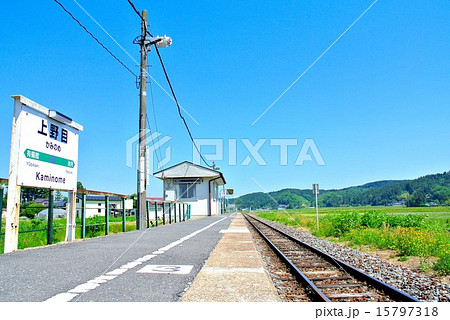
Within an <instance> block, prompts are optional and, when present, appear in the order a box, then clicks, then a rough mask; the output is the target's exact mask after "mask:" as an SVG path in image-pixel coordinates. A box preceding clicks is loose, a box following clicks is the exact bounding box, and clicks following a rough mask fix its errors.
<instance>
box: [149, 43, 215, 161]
mask: <svg viewBox="0 0 450 320" xmlns="http://www.w3.org/2000/svg"><path fill="white" fill-rule="evenodd" d="M154 47H155V50H156V53H157V55H158V58H159V62H160V63H161V66H162V69H163V71H164V75H165V76H166V80H167V83H168V84H169V87H170V91H171V92H172V96H173V99H174V101H175V103H176V105H177V108H178V115H179V116H180V118H181V120H183V123H184V126H185V127H186V130H187V132H188V134H189V137H190V138H191V141H192V144H193V145H194V147H195V149H196V150H197V153H198V154H199V155H200V158H201V159H202V160H203V162H204V163H205V164H206V165H207V166H208V167H210V168H213V169H214V168H215V166H214V165H210V164H209V163H208V162H207V161H206V159H205V158H204V157H203V155H202V153H201V152H200V149H199V148H198V146H197V144H196V143H195V140H194V138H193V137H192V133H191V130H190V129H189V126H188V124H187V122H186V119H185V118H184V116H183V114H182V113H181V107H180V104H179V103H178V99H177V97H176V95H175V91H174V90H173V86H172V83H171V82H170V78H169V75H168V74H167V70H166V67H165V65H164V62H163V60H162V57H161V55H160V53H159V50H158V47H157V46H156V44H155V45H154Z"/></svg>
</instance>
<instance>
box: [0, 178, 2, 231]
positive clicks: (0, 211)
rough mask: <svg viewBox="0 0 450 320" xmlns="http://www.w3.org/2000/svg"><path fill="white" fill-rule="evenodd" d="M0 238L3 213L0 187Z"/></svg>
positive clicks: (0, 189)
mask: <svg viewBox="0 0 450 320" xmlns="http://www.w3.org/2000/svg"><path fill="white" fill-rule="evenodd" d="M0 201H1V204H0V237H1V233H2V212H3V186H1V187H0Z"/></svg>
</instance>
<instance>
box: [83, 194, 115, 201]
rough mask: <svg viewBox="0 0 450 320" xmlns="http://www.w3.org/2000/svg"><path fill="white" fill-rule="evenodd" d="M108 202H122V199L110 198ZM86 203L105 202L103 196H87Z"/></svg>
mask: <svg viewBox="0 0 450 320" xmlns="http://www.w3.org/2000/svg"><path fill="white" fill-rule="evenodd" d="M77 197H78V198H80V199H81V196H80V195H77ZM109 200H110V201H122V198H119V197H113V196H110V197H109ZM86 201H105V196H97V195H87V196H86Z"/></svg>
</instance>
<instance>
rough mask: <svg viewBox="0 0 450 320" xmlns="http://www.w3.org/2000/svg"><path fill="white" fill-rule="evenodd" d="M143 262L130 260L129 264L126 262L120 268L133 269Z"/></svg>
mask: <svg viewBox="0 0 450 320" xmlns="http://www.w3.org/2000/svg"><path fill="white" fill-rule="evenodd" d="M141 263H142V261H136V260H135V261H132V262H128V263H127V264H124V265H123V266H121V267H120V269H132V268H134V267H136V266H138V265H140V264H141Z"/></svg>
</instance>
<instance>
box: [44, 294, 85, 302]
mask: <svg viewBox="0 0 450 320" xmlns="http://www.w3.org/2000/svg"><path fill="white" fill-rule="evenodd" d="M77 295H78V293H69V292H63V293H58V294H57V295H56V296H53V297H51V298H50V299H47V300H45V302H69V301H70V300H72V299H73V298H75V297H76V296H77Z"/></svg>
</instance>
